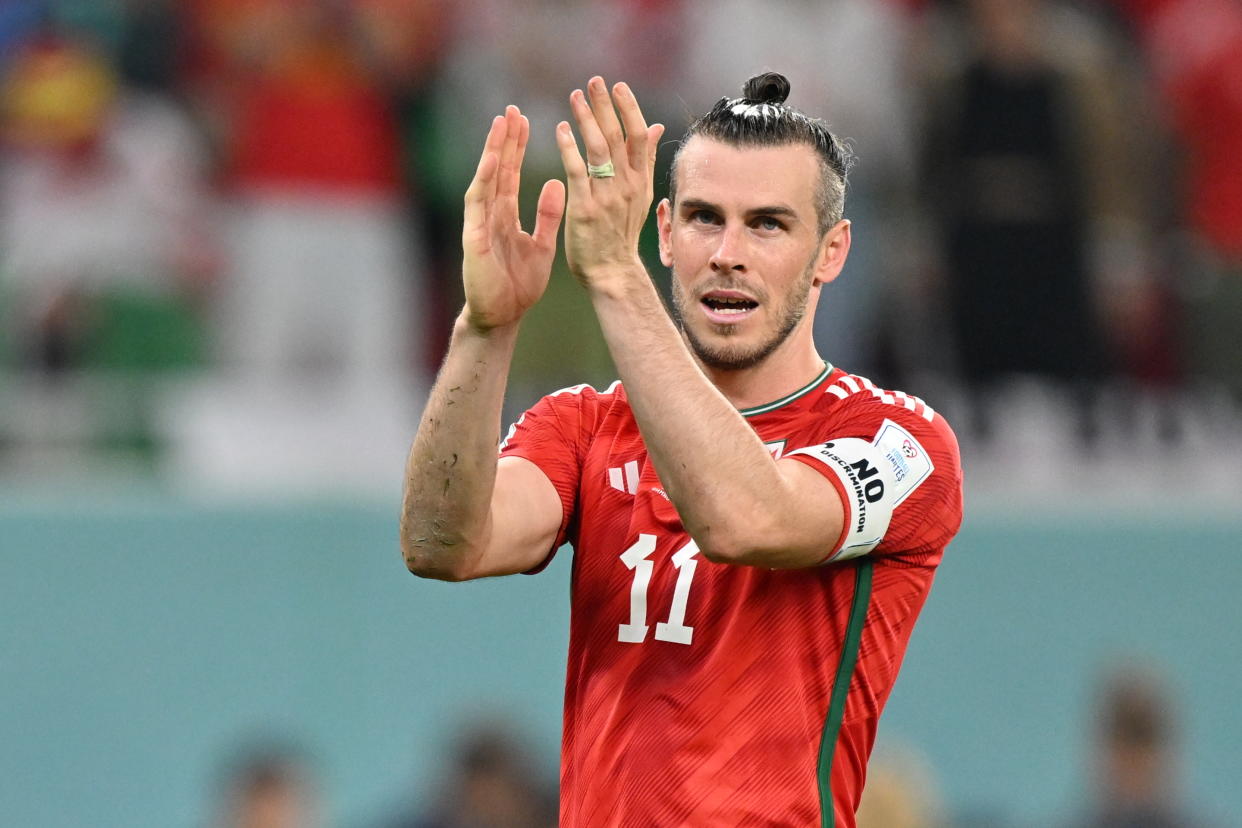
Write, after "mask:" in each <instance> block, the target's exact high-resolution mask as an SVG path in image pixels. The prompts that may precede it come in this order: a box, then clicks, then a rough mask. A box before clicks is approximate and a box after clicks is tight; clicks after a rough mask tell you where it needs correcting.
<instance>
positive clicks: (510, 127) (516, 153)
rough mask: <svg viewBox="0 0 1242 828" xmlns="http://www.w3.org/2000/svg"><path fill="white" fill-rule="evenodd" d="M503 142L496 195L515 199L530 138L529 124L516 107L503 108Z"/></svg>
mask: <svg viewBox="0 0 1242 828" xmlns="http://www.w3.org/2000/svg"><path fill="white" fill-rule="evenodd" d="M504 120H505V141H504V145H503V147H502V148H501V151H500V178H499V181H498V182H497V185H496V195H497V196H499V197H501V198H513V199H516V198H517V194H518V187H519V185H520V183H521V177H522V155H523V154H524V153H525V152H526V140H527V138H529V136H530V122H529V121H527V119H526V117H525V116H524V115H522V113H521V111H520V110H519V109H518V108H517V107H516V106H508V107H505V119H504Z"/></svg>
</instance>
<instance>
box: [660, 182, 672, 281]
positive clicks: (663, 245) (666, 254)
mask: <svg viewBox="0 0 1242 828" xmlns="http://www.w3.org/2000/svg"><path fill="white" fill-rule="evenodd" d="M656 228H657V229H658V230H659V231H660V261H661V262H662V263H663V264H664V266H665V267H672V266H673V205H672V204H671V203H670V202H669V200H668V199H667V198H662V199H660V203H659V204H658V205H656Z"/></svg>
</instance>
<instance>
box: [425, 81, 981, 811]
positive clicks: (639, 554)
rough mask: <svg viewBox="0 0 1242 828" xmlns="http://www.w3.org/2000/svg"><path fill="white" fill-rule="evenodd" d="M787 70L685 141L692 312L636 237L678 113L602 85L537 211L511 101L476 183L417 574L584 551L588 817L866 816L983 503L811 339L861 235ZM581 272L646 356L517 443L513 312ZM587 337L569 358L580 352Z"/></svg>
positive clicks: (566, 755) (609, 322) (578, 564)
mask: <svg viewBox="0 0 1242 828" xmlns="http://www.w3.org/2000/svg"><path fill="white" fill-rule="evenodd" d="M788 92H789V84H788V82H787V81H786V80H785V78H784V77H782V76H780V75H776V74H771V73H769V74H766V75H761V76H759V77H756V78H753V79H751V81H749V82H748V83H747V84H746V86H745V87H744V90H743V95H742V97H741V98H737V99H722V100H721V101H720V102H719V103H717V104H716V106H714V107H713V108H712V109H711V111H710V112H708V113H707V114H705V115H703V116H702V117H701V118H699V119H698V120H697V121H695V122H694V124H692V125H691V127H690V129H689V131H688V132H687V133H686V135H685V137H683V138H682V140H681V142H680V143H679V145H678V147H677V151H676V156H675V159H674V164H673V172H672V176H671V186H670V195H669V198H668V199H666V200H664V201H662V202H661V203H660V204H659V206H658V208H657V211H656V217H657V221H658V224H659V237H660V257H661V260H662V262H663V263H664V265H666V266H667V267H669V268H671V270H672V277H673V278H672V297H673V318H672V319H670V318H669V314H668V313H666V312H665V309H664V307H663V305H662V303H661V301H660V299H659V296H658V294H657V292H656V290H655V288H654V286H653V285H652V282H651V279H650V277H649V275H648V273H647V270H646V268H645V267H644V265H643V262H642V261H641V260H640V258H639V255H638V237H639V232H640V230H641V228H642V226H643V224H644V222H645V221H646V220H647V215H648V211H649V209H650V204H651V199H652V167H653V161H654V157H655V152H656V148H657V144H658V141H659V138H660V136H661V134H662V133H663V127H662V126H660V125H658V124H657V125H652V126H648V125H647V123H646V122H645V120H644V119H643V116H642V113H641V111H640V109H639V105H638V103H637V101H636V100H635V97H634V94H633V93H632V92H631V90H630V89H629V87H628V86H626V85H625V84H617V85H616V86H614V87H613V88H612V89H611V91H610V90H609V88H608V87H607V86H606V85H605V83H604V81H603V79H602V78H598V77H596V78H592V79H591V81H590V82H589V83H588V84H587V88H586V91H585V92H583V91H582V90H575V91H574V93H573V94H572V95H571V96H570V108H571V111H572V114H573V120H574V121H575V123H576V124H577V127H578V132H579V134H580V135H581V139H582V142H583V145H584V147H585V151H586V152H585V158H584V157H583V155H582V152H581V150H580V149H579V146H578V142H577V139H576V138H575V136H574V133H573V131H572V130H571V127H570V125H569V124H568V123H564V122H563V123H561V124H560V125H558V127H557V130H556V140H557V144H558V146H559V148H560V153H561V158H562V161H563V163H564V167H565V172H566V179H567V185H568V209H567V211H566V193H565V190H564V189H563V185H562V183H561V182H559V181H549V182H547V183H546V184H545V185H544V188H543V191H542V193H541V194H540V198H539V207H538V217H537V218H536V221H535V226H534V231H533V233H531V234H526V233H525V232H523V231H522V229H521V228H520V226H519V223H518V212H517V192H518V176H519V168H520V166H521V163H522V156H523V151H524V149H525V146H526V142H527V137H528V134H529V126H528V123H527V121H526V119H525V118H524V117H523V116H522V115H521V114H520V112H519V111H518V110H517V109H516V108H514V107H509V108H508V109H507V110H506V113H505V115H504V116H503V117H497V118H496V119H495V120H494V121H493V123H492V127H491V131H490V133H489V134H488V137H487V143H486V145H485V147H484V150H483V156H482V158H481V160H480V161H479V166H478V170H477V172H476V174H475V178H474V181H473V182H472V183H471V185H470V189H469V190H468V191H467V193H466V206H465V230H464V233H463V245H464V263H463V279H464V282H465V293H466V303H465V308H464V309H463V310H462V312H461V315H460V316H459V317H458V319H457V322H456V327H455V329H454V334H453V340H452V343H451V345H450V347H449V352H448V355H447V357H446V359H445V362H444V366H443V368H442V369H441V372H440V376H439V378H438V379H437V381H436V384H435V387H434V389H433V390H432V393H431V396H430V399H429V401H428V404H427V408H426V411H425V412H424V414H423V419H422V422H421V424H420V425H419V429H418V434H417V436H416V437H415V440H414V445H413V448H412V450H411V453H410V457H409V461H408V466H407V471H406V491H405V500H404V504H403V507H402V519H401V540H402V547H403V552H404V554H405V560H406V564H407V565H408V567H409V568H410V569H411V571H413V572H414V573H415V574H418V575H422V576H425V577H432V578H441V579H445V580H463V579H468V578H479V577H484V576H489V575H502V574H508V573H518V572H537V571H538V570H539V569H541V568H542V567H543V566H544V565H545V564H546V563H547V562H548V560H549V559H550V558H551V556H552V555H553V554H554V553H555V551H556V549H557V548H558V547H560V546H561V545H562V544H563V543H566V542H568V543H570V544H571V545H572V546H573V548H574V557H573V578H572V599H571V603H572V617H571V623H570V643H569V661H568V675H567V677H566V688H565V713H564V734H563V744H562V758H561V824H562V825H563V826H589V828H597V826H627V828H628V827H629V826H641V827H642V828H646V827H647V826H659V827H660V828H664V827H665V826H743V825H753V826H760V825H762V826H775V825H781V826H821V825H823V826H827V825H833V826H852V825H853V824H854V811H855V808H856V807H857V805H858V801H859V796H860V794H861V791H862V786H863V779H864V774H865V770H866V762H867V757H868V755H869V753H870V750H871V747H872V743H873V741H874V738H875V732H876V723H877V720H878V718H879V715H880V711H881V709H882V708H883V706H884V703H885V701H886V700H887V698H888V695H889V692H890V690H891V689H892V686H893V680H894V679H895V677H896V674H897V670H898V667H899V666H900V663H901V658H902V655H903V653H904V651H905V648H906V642H907V641H908V640H909V636H910V631H911V628H912V626H913V624H914V621H915V619H916V617H917V616H918V613H919V610H920V609H921V608H922V606H923V602H924V601H925V599H926V597H927V593H928V590H929V588H930V587H931V582H932V576H933V573H934V571H935V568H936V565H937V564H938V563H939V562H940V559H941V556H942V554H943V551H944V548H945V545H946V544H947V543H948V541H949V539H950V538H952V537H953V535H954V533H955V532H956V531H957V528H958V525H959V523H960V520H961V472H960V466H959V460H958V451H957V444H956V440H955V439H954V437H953V433H952V431H950V429H949V426H948V424H947V423H945V421H944V419H943V417H941V416H940V415H939V414H937V413H936V412H935V411H933V410H932V408H931V407H929V406H928V405H927V404H926V403H924V402H923V401H922V400H920V399H918V398H917V397H913V396H910V395H907V394H903V393H901V392H896V391H885V390H882V389H880V388H877V387H876V386H875V385H874V384H873V383H871V382H870V381H869V380H867V379H865V378H863V377H858V376H854V375H852V374H849V373H847V372H846V371H844V370H843V369H841V368H839V367H836V366H834V365H830V364H829V363H827V362H826V361H825V360H824V359H823V358H821V357H820V355H819V354H818V353H817V352H816V349H815V343H814V342H813V341H812V338H811V317H812V315H813V314H814V312H815V307H816V303H817V302H818V300H819V295H820V291H821V288H822V286H823V285H824V284H826V283H828V282H831V281H832V280H833V279H835V278H836V277H837V275H838V274H839V273H840V272H841V269H842V267H843V266H844V264H845V260H846V255H847V254H848V253H849V248H850V223H849V222H848V221H847V220H845V219H843V218H842V210H843V206H844V195H845V184H846V180H845V179H846V169H847V166H848V159H847V154H846V151H845V149H844V148H843V146H842V144H841V143H840V142H839V141H838V140H837V139H836V138H835V137H834V136H833V135H832V134H831V133H830V132H829V131H828V129H827V127H826V126H825V124H824V123H823V122H822V121H819V120H817V119H814V118H811V117H809V116H807V115H805V114H803V113H802V112H800V111H798V110H796V109H794V108H792V107H789V106H787V105H786V104H785V103H784V101H785V99H786V97H787V96H788ZM566 212H567V217H566V221H565V225H566V227H565V252H566V255H567V258H568V262H569V266H570V270H571V271H572V272H573V274H574V276H575V277H576V278H577V279H578V280H579V281H580V282H581V283H582V285H583V287H584V288H585V289H586V291H587V293H588V295H589V296H590V299H591V302H592V304H593V307H594V310H595V313H596V314H597V315H598V317H599V323H600V326H601V328H602V329H603V334H604V337H605V339H606V341H607V343H608V347H609V349H610V351H611V353H612V356H613V360H614V362H615V363H616V366H617V370H618V372H619V374H620V376H621V379H620V381H618V382H616V383H613V384H612V385H611V386H609V387H608V388H606V389H604V390H596V389H594V388H592V387H590V386H586V385H581V386H575V387H573V388H566V389H563V390H561V391H557V392H555V393H553V394H551V395H549V396H547V397H545V398H543V399H542V400H541V401H539V402H538V403H537V404H536V405H535V406H534V407H533V408H531V409H530V410H529V411H527V412H526V413H525V414H524V415H523V416H522V417H521V419H519V420H518V422H517V423H516V424H515V425H514V426H513V428H511V429H510V430H509V433H508V436H507V438H506V439H505V440H504V441H503V442H502V444H501V448H500V456H499V459H497V456H496V444H495V441H496V437H497V436H498V434H499V431H500V422H499V421H500V410H501V402H502V397H503V394H504V387H505V377H506V372H507V368H508V365H509V361H510V357H511V355H512V353H513V348H514V340H515V337H516V333H517V326H518V323H519V322H520V321H521V318H522V315H523V314H524V313H525V311H526V310H527V309H528V308H530V307H531V306H532V305H533V304H534V303H535V302H536V301H537V300H538V299H539V297H540V295H541V294H542V292H543V290H544V287H545V286H546V284H547V280H548V277H549V272H550V267H551V262H552V257H553V253H554V252H555V249H556V234H557V229H558V226H559V224H560V221H561V218H562V214H563V213H566ZM565 346H566V347H567V348H568V347H573V343H570V342H567V343H565Z"/></svg>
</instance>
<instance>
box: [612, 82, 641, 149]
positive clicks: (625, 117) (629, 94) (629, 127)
mask: <svg viewBox="0 0 1242 828" xmlns="http://www.w3.org/2000/svg"><path fill="white" fill-rule="evenodd" d="M612 91H613V94H614V96H615V97H616V101H617V109H619V110H621V120H622V121H624V123H625V136H626V137H625V144H624V146H625V151H626V154H627V156H628V157H629V161H630V167H632V168H633V169H635V170H644V169H646V168H647V165H648V160H647V141H648V135H647V121H646V120H645V119H644V118H643V112H642V110H641V109H640V108H639V106H638V99H637V98H635V97H634V92H633V91H632V90H631V89H630V86H629V84H627V83H618V84H617V85H616V86H614V87H613V88H612ZM608 108H609V110H611V109H612V106H611V105H609V107H608ZM613 120H616V116H613ZM618 131H619V130H618ZM617 157H618V158H619V157H620V155H619V154H618V155H617Z"/></svg>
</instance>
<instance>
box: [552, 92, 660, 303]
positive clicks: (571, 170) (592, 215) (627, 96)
mask: <svg viewBox="0 0 1242 828" xmlns="http://www.w3.org/2000/svg"><path fill="white" fill-rule="evenodd" d="M569 105H570V109H571V110H572V111H573V115H574V120H575V121H576V122H577V124H578V131H579V132H580V133H581V134H582V141H583V143H584V144H585V145H586V161H583V159H582V154H581V153H580V152H579V150H578V144H577V142H576V141H575V140H574V134H573V131H572V130H571V129H570V126H569V123H568V122H566V121H562V122H561V123H560V124H558V125H557V127H556V143H557V146H558V147H559V148H560V151H561V162H562V163H563V164H564V166H565V176H566V179H567V181H568V185H569V206H568V212H567V214H566V223H565V257H566V259H567V260H568V261H569V269H570V271H571V272H573V274H574V276H575V277H577V279H578V280H579V281H580V282H582V284H583V285H584V286H586V287H587V288H588V289H591V290H599V289H608V288H613V287H618V285H617V280H624V279H627V278H633V274H635V273H637V272H641V273H643V278H644V279H645V278H646V273H645V271H644V270H643V267H642V261H641V260H640V259H639V257H638V237H639V234H640V233H641V232H642V228H643V225H644V224H645V223H646V221H647V215H648V213H649V211H650V209H651V198H652V174H653V169H654V167H655V156H656V150H657V149H658V148H659V142H660V136H661V135H663V134H664V126H663V125H662V124H653V125H651V126H647V122H646V120H644V119H643V113H642V110H640V109H639V107H638V100H637V99H636V98H635V97H634V93H633V92H632V91H631V90H630V87H629V86H628V85H627V84H625V83H618V84H616V85H615V86H613V88H612V93H611V94H610V93H609V91H608V87H607V86H606V85H605V83H604V79H603V78H601V77H598V76H596V77H594V78H591V80H590V81H589V82H588V83H587V93H586V94H583V92H582V90H580V89H575V90H574V92H573V94H571V95H570V96H569ZM618 113H620V118H618ZM588 164H589V165H590V167H591V168H592V169H590V170H588ZM609 164H611V165H612V166H611V172H612V175H607V171H608V170H607V167H608V165H609ZM600 168H604V169H603V170H601V169H600ZM636 266H637V267H636Z"/></svg>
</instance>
